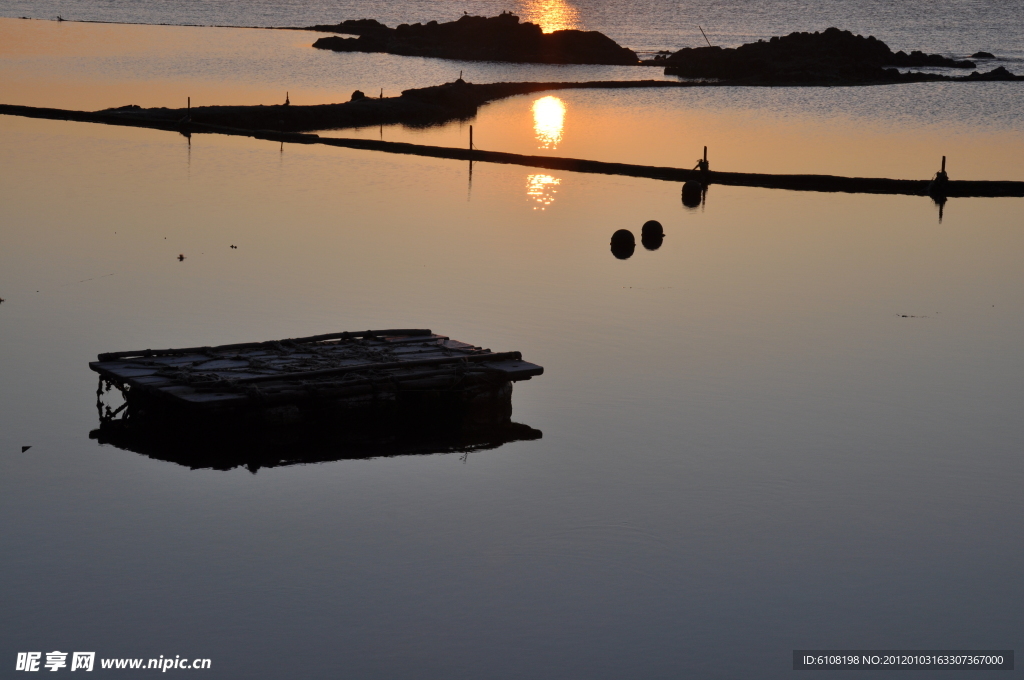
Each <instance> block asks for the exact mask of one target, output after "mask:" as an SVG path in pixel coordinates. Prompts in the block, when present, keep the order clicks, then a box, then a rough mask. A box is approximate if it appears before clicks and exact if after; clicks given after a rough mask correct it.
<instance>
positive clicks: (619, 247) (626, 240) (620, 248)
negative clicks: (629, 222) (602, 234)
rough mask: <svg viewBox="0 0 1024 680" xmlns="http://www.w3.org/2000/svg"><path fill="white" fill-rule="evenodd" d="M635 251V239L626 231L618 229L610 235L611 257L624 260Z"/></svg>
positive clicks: (631, 233)
mask: <svg viewBox="0 0 1024 680" xmlns="http://www.w3.org/2000/svg"><path fill="white" fill-rule="evenodd" d="M634 250H636V238H635V237H634V236H633V232H631V231H629V230H628V229H619V230H618V231H617V232H615V233H614V234H612V255H614V256H615V257H617V258H619V259H620V260H625V259H627V258H629V257H630V256H631V255H632V254H633V251H634Z"/></svg>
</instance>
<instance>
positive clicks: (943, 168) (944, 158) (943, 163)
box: [942, 156, 946, 174]
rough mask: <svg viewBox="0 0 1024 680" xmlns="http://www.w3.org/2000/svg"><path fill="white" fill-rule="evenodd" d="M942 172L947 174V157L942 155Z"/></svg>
mask: <svg viewBox="0 0 1024 680" xmlns="http://www.w3.org/2000/svg"><path fill="white" fill-rule="evenodd" d="M942 174H946V157H945V156H943V157H942Z"/></svg>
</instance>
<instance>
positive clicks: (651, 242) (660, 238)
mask: <svg viewBox="0 0 1024 680" xmlns="http://www.w3.org/2000/svg"><path fill="white" fill-rule="evenodd" d="M664 242H665V235H664V234H643V235H641V236H640V243H642V244H643V245H644V248H646V249H647V250H657V249H658V248H660V247H661V244H662V243H664Z"/></svg>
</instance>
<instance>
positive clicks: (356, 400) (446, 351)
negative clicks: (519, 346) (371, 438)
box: [89, 329, 544, 423]
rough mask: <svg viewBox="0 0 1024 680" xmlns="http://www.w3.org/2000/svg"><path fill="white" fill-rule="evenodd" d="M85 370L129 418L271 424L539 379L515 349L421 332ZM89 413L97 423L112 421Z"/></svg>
mask: <svg viewBox="0 0 1024 680" xmlns="http://www.w3.org/2000/svg"><path fill="white" fill-rule="evenodd" d="M89 367H90V368H91V369H92V370H94V371H96V372H97V373H98V374H99V375H100V378H101V388H100V393H99V395H98V396H99V397H102V392H103V391H104V389H109V387H110V386H112V387H114V388H117V389H118V390H120V391H121V392H122V394H123V395H124V399H125V403H124V406H123V407H122V408H127V410H128V414H129V416H130V417H131V418H134V419H139V418H148V419H158V418H160V417H162V416H164V415H168V416H169V417H171V418H172V419H174V418H178V417H180V416H182V415H189V416H195V417H206V416H212V417H218V418H219V417H221V416H225V415H228V416H237V415H241V416H245V417H249V416H256V417H257V419H258V420H263V421H271V422H281V423H290V422H296V421H299V420H308V419H323V420H332V419H334V418H335V417H336V416H338V415H339V414H342V415H343V414H346V413H351V412H353V411H359V410H361V409H363V408H372V409H379V408H381V407H389V406H393V407H396V408H404V407H407V406H415V405H416V403H417V402H424V400H426V401H429V402H430V403H431V404H433V405H435V406H436V405H440V406H443V407H445V408H447V407H453V408H454V407H460V408H461V407H466V408H474V407H476V406H480V407H488V408H489V407H491V406H493V405H494V403H496V402H497V401H500V400H501V399H503V398H504V396H505V395H506V393H507V394H508V395H510V394H511V389H512V387H511V383H512V382H515V381H519V380H529V379H530V378H532V377H533V376H536V375H540V374H542V373H543V372H544V369H543V368H542V367H540V366H538V365H536V364H532V363H529V362H526V361H523V360H522V356H521V355H520V353H519V352H492V351H491V350H489V349H483V348H480V347H476V346H474V345H470V344H468V343H464V342H459V341H458V340H452V339H451V338H448V337H446V336H443V335H437V334H434V333H432V332H431V331H429V330H426V329H393V330H378V331H363V332H358V333H330V334H326V335H317V336H312V337H306V338H296V339H291V340H279V341H269V342H254V343H242V344H234V345H221V346H217V347H186V348H180V349H164V350H149V349H147V350H140V351H131V352H108V353H104V354H100V355H99V357H98V360H97V361H94V362H92V363H90V364H89ZM103 381H105V382H106V383H107V385H104V384H103ZM98 407H99V408H100V416H101V419H107V420H110V419H113V418H114V417H116V416H117V415H118V413H117V412H114V411H110V410H109V409H108V410H107V411H106V412H104V410H103V406H102V403H98Z"/></svg>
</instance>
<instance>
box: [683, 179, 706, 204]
mask: <svg viewBox="0 0 1024 680" xmlns="http://www.w3.org/2000/svg"><path fill="white" fill-rule="evenodd" d="M703 190H704V185H703V184H701V183H700V182H695V181H691V182H687V183H685V184H684V185H683V205H685V206H686V207H687V208H697V207H699V206H700V194H701V192H702V191H703Z"/></svg>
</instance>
